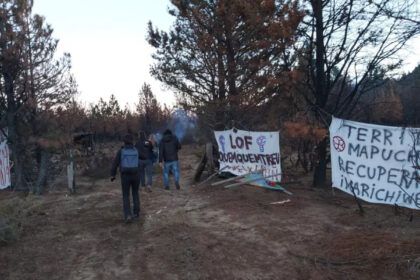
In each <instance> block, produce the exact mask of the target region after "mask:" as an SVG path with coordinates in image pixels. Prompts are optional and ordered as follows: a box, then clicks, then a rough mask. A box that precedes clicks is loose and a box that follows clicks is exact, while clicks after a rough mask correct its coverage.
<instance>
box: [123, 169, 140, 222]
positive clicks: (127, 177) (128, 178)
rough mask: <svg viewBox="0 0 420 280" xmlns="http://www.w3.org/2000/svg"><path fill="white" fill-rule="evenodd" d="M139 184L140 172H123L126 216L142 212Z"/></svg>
mask: <svg viewBox="0 0 420 280" xmlns="http://www.w3.org/2000/svg"><path fill="white" fill-rule="evenodd" d="M139 185H140V180H139V174H137V173H132V174H125V173H123V174H121V187H122V195H123V210H124V218H127V217H129V216H131V215H134V216H137V215H139V213H140V198H139ZM130 190H131V194H132V196H133V212H131V207H130Z"/></svg>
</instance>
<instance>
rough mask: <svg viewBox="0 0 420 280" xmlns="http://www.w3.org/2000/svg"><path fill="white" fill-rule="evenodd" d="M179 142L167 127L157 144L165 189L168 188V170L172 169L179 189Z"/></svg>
mask: <svg viewBox="0 0 420 280" xmlns="http://www.w3.org/2000/svg"><path fill="white" fill-rule="evenodd" d="M180 149H181V144H180V143H179V141H178V138H177V137H176V136H175V135H173V134H172V131H170V130H169V129H167V130H166V131H165V132H164V133H163V138H162V140H161V141H160V144H159V163H160V164H161V165H162V163H163V184H164V187H165V189H166V190H169V172H170V171H172V173H173V174H174V177H175V186H176V188H177V189H178V190H179V189H180V186H179V162H178V151H179V150H180Z"/></svg>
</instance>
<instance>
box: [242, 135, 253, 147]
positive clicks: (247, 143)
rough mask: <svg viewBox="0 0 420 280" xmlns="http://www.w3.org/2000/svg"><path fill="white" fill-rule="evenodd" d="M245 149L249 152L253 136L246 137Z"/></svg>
mask: <svg viewBox="0 0 420 280" xmlns="http://www.w3.org/2000/svg"><path fill="white" fill-rule="evenodd" d="M244 139H245V147H246V149H247V150H249V147H250V146H251V145H252V137H251V136H245V137H244Z"/></svg>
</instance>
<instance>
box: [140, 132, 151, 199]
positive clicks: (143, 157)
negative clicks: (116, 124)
mask: <svg viewBox="0 0 420 280" xmlns="http://www.w3.org/2000/svg"><path fill="white" fill-rule="evenodd" d="M136 148H137V151H138V152H139V171H140V183H141V186H142V188H145V189H146V190H147V191H148V192H151V191H152V177H153V143H152V142H151V141H150V140H149V139H146V133H144V131H140V133H139V141H137V143H136Z"/></svg>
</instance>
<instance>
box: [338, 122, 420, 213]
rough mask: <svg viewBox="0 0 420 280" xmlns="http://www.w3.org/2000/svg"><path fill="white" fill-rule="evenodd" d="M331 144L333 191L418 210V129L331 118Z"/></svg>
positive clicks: (419, 204) (419, 192)
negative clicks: (337, 190) (336, 190)
mask: <svg viewBox="0 0 420 280" xmlns="http://www.w3.org/2000/svg"><path fill="white" fill-rule="evenodd" d="M330 142H331V167H332V184H333V187H335V188H338V189H340V190H342V191H344V192H346V193H349V194H352V195H353V192H354V193H355V194H356V196H357V197H359V198H360V199H363V200H365V201H368V202H373V203H382V204H392V205H394V204H397V205H399V206H403V207H407V208H411V209H420V188H419V187H420V181H419V179H420V177H419V175H420V170H419V169H417V168H416V166H418V165H417V164H418V163H419V158H420V129H419V128H401V127H391V126H381V125H373V124H366V123H359V122H353V121H347V120H342V119H336V118H334V119H333V121H332V123H331V126H330ZM416 162H417V164H416Z"/></svg>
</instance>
